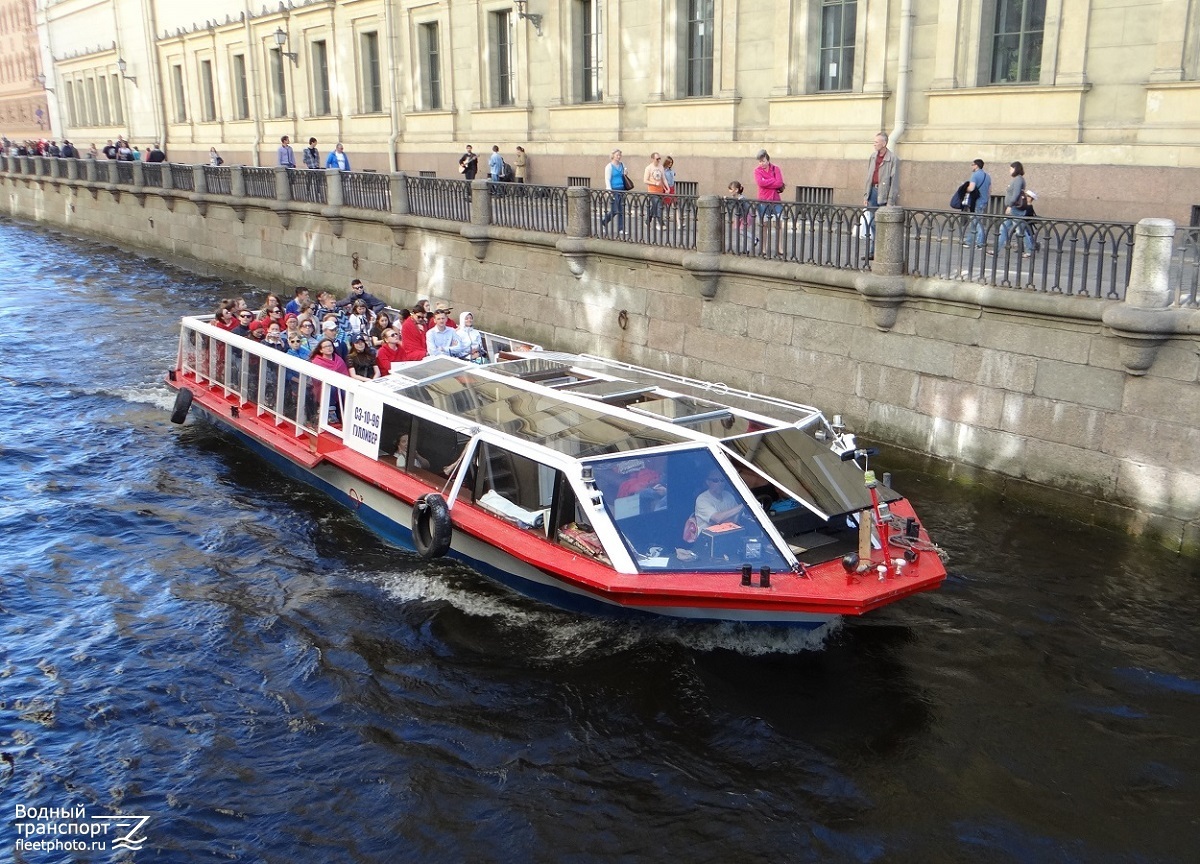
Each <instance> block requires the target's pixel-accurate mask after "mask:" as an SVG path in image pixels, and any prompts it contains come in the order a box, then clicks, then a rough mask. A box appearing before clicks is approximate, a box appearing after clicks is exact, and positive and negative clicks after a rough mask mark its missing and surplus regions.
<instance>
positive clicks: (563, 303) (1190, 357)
mask: <svg viewBox="0 0 1200 864" xmlns="http://www.w3.org/2000/svg"><path fill="white" fill-rule="evenodd" d="M81 164H82V163H81ZM479 186H482V184H479ZM474 192H475V193H476V194H477V195H478V194H479V193H482V195H483V196H484V199H483V200H486V195H487V191H486V188H483V189H480V188H476V189H475V190H474ZM0 196H2V198H0V200H2V202H3V203H2V207H3V211H2V212H4V213H6V214H8V215H10V216H12V217H16V218H20V219H26V220H34V221H36V222H38V223H41V224H43V225H47V226H53V227H55V228H60V229H64V230H67V231H70V232H72V233H78V234H82V235H88V236H93V237H99V238H104V239H107V240H110V241H112V242H113V243H116V244H118V245H121V246H123V247H127V248H131V249H136V250H140V251H143V252H145V253H147V254H149V255H153V256H161V257H166V258H170V259H175V260H178V261H182V262H184V263H190V264H191V265H192V266H194V267H198V268H200V269H205V270H211V271H216V272H225V273H232V274H236V275H238V276H240V277H242V278H244V279H246V280H248V281H251V282H256V283H259V284H261V285H262V286H263V287H264V288H268V287H269V288H274V289H279V290H285V291H286V290H287V289H288V288H289V287H290V286H292V285H297V284H304V285H308V286H310V287H312V288H328V289H332V290H335V291H337V292H339V294H340V293H342V292H344V291H345V290H346V288H347V286H348V284H349V281H350V280H351V279H352V278H355V277H358V278H361V279H363V280H365V282H366V283H367V285H368V286H369V288H370V290H371V291H372V292H375V293H377V294H378V295H379V296H381V297H385V298H387V299H389V300H390V301H392V302H393V303H395V304H411V303H412V302H414V301H415V300H416V299H417V298H419V297H432V298H445V299H448V300H450V301H451V302H452V303H453V305H454V306H455V308H456V311H462V310H466V309H469V310H472V311H474V312H475V314H476V321H477V322H478V323H479V325H480V326H481V327H483V328H484V329H487V330H491V331H494V332H500V333H512V334H521V335H523V336H525V337H527V338H529V339H532V340H534V341H538V342H541V343H542V344H544V345H545V346H546V347H548V348H558V349H564V350H571V351H586V352H592V353H597V354H602V355H605V356H608V357H614V358H617V359H620V360H627V361H630V362H633V363H638V364H643V365H647V366H651V367H655V368H658V369H663V370H666V371H670V372H673V373H677V374H683V375H689V376H693V377H697V378H702V379H708V380H713V381H720V382H724V383H726V384H728V385H730V386H734V387H740V388H746V389H751V390H755V391H760V392H764V393H767V394H774V395H778V396H782V397H786V398H789V399H793V400H797V401H802V402H810V403H812V404H815V405H818V406H820V407H821V408H823V409H824V410H826V411H827V412H829V413H830V414H833V413H841V414H842V415H843V416H844V417H845V419H846V421H847V423H848V424H849V425H850V426H851V427H852V428H853V429H855V430H856V431H858V432H859V433H860V434H863V435H865V436H867V437H869V438H871V439H874V440H879V441H882V442H887V443H891V444H895V445H897V446H900V447H904V448H907V449H910V450H912V451H914V452H917V453H922V454H929V455H931V456H933V457H936V459H938V460H940V462H941V464H943V465H945V466H947V469H948V470H949V471H950V472H951V473H952V474H955V475H962V476H966V477H972V478H975V479H977V480H979V481H980V482H986V483H988V484H990V485H992V486H995V487H997V488H998V489H1000V490H1001V491H1002V492H1004V493H1006V494H1014V495H1018V496H1035V497H1038V498H1040V499H1042V500H1043V501H1049V502H1052V503H1053V505H1054V506H1055V507H1060V506H1061V507H1064V508H1069V509H1070V510H1072V511H1073V512H1074V513H1075V514H1077V515H1078V516H1079V517H1080V518H1082V519H1084V520H1088V521H1093V522H1096V523H1099V524H1106V525H1116V526H1122V527H1125V528H1126V529H1128V530H1131V531H1133V532H1134V533H1145V534H1149V535H1151V536H1154V537H1156V538H1158V539H1159V540H1161V542H1163V543H1164V544H1165V545H1167V546H1168V547H1170V548H1173V549H1188V550H1196V549H1197V548H1200V468H1197V466H1196V464H1195V463H1194V462H1193V461H1192V459H1191V458H1189V457H1194V456H1195V454H1197V453H1200V312H1196V311H1195V310H1186V309H1179V308H1173V309H1164V308H1161V307H1162V305H1163V304H1162V303H1160V302H1159V301H1158V300H1157V299H1155V298H1156V297H1157V295H1156V294H1155V293H1154V292H1155V291H1156V290H1157V289H1156V284H1157V283H1155V278H1156V277H1155V275H1154V273H1155V272H1156V271H1154V267H1155V266H1157V265H1156V264H1155V263H1154V261H1152V260H1150V259H1152V258H1153V254H1152V253H1153V252H1154V246H1153V244H1154V243H1156V242H1160V241H1161V240H1162V238H1163V237H1166V238H1168V239H1167V243H1168V248H1169V236H1170V230H1169V228H1162V229H1161V230H1159V231H1158V234H1157V235H1153V236H1151V235H1152V234H1153V231H1152V229H1155V226H1150V227H1149V228H1147V229H1145V230H1143V228H1142V227H1139V236H1138V243H1139V244H1144V245H1140V246H1138V247H1137V252H1135V274H1134V280H1135V282H1136V283H1137V284H1134V283H1131V286H1130V289H1129V292H1128V297H1127V300H1126V302H1124V303H1118V302H1108V301H1099V300H1094V299H1089V298H1079V297H1065V296H1052V295H1044V294H1033V293H1028V292H1022V291H1013V290H1011V289H999V288H989V287H986V286H981V285H978V284H973V283H946V282H939V281H935V280H929V279H918V278H914V277H908V276H904V275H902V274H900V273H899V269H898V268H897V267H894V266H892V265H890V264H888V263H887V261H888V259H889V255H890V254H891V253H890V251H889V249H890V247H894V246H895V245H896V244H898V242H899V238H898V237H896V236H893V235H892V234H890V233H889V230H890V229H889V228H888V225H887V223H886V221H885V220H884V219H883V218H882V214H884V213H885V212H886V211H880V213H881V221H880V236H879V257H880V261H877V262H876V264H877V265H878V266H876V267H875V268H874V272H859V271H839V270H833V269H827V268H819V267H813V266H805V265H788V264H783V263H778V262H772V261H762V260H754V259H745V258H737V257H736V256H721V255H706V254H703V253H692V252H685V251H683V250H674V249H663V248H657V247H649V246H637V245H634V244H631V243H619V242H614V241H608V240H602V239H598V238H590V237H571V236H568V237H566V238H564V237H563V236H562V235H552V234H542V233H538V232H532V231H520V230H515V229H504V228H497V227H493V226H488V225H481V224H478V223H479V220H476V221H474V222H471V223H465V224H464V223H455V222H448V221H440V220H433V219H429V218H422V217H415V216H407V215H397V214H395V213H392V214H384V213H367V212H365V211H357V210H356V211H349V210H338V209H336V208H329V207H326V208H322V207H318V206H315V205H304V204H294V203H287V202H276V201H266V200H258V201H255V200H251V199H244V198H239V199H233V198H230V197H222V196H208V197H207V198H204V197H197V196H194V195H188V194H187V193H176V192H173V191H171V190H154V189H144V190H141V191H139V192H138V193H136V194H135V193H134V192H132V191H129V190H128V189H123V190H122V189H118V188H117V187H114V186H111V185H105V184H101V183H95V182H87V181H84V180H67V179H58V178H55V179H52V178H48V177H28V176H17V175H13V174H4V173H0ZM714 206H715V205H714ZM893 212H897V213H898V212H899V211H893ZM702 218H703V217H702ZM900 218H902V215H901V217H900ZM1167 224H1168V225H1169V223H1167ZM1160 227H1161V226H1160ZM1155 230H1157V229H1155ZM1147 232H1151V233H1150V234H1148V233H1147ZM568 233H569V234H570V232H568ZM702 234H703V228H702ZM700 245H701V246H703V242H702V243H701V244H700ZM1141 252H1144V253H1145V254H1143V255H1142V258H1141V259H1139V258H1138V257H1137V255H1138V253H1141ZM1143 259H1145V260H1143ZM1147 262H1149V263H1147ZM889 267H890V268H891V269H889ZM1143 271H1145V272H1143ZM576 273H578V275H576ZM706 293H711V294H713V295H714V296H712V298H711V299H708V298H707V297H706ZM198 311H208V310H198ZM1130 370H1132V372H1131V371H1130Z"/></svg>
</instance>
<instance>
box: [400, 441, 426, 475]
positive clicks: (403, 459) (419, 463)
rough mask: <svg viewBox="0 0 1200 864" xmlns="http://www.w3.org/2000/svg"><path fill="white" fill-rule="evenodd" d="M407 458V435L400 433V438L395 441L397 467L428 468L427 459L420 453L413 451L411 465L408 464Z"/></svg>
mask: <svg viewBox="0 0 1200 864" xmlns="http://www.w3.org/2000/svg"><path fill="white" fill-rule="evenodd" d="M408 458H409V453H408V435H407V434H404V435H401V436H400V440H399V441H397V442H396V466H397V467H399V468H409V467H411V468H421V469H425V470H428V468H429V460H428V459H426V458H425V457H424V456H422V455H421V454H420V453H416V452H414V453H413V454H412V465H411V466H410V465H409V464H408Z"/></svg>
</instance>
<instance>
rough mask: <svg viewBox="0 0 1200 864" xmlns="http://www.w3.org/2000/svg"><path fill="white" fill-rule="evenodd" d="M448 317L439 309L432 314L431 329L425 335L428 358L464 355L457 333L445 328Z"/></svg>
mask: <svg viewBox="0 0 1200 864" xmlns="http://www.w3.org/2000/svg"><path fill="white" fill-rule="evenodd" d="M449 317H450V316H449V315H448V314H447V313H446V312H445V310H442V309H439V310H438V311H436V312H434V313H433V327H431V328H430V329H429V330H428V331H427V332H426V333H425V352H426V354H427V355H428V356H430V357H438V356H449V357H462V356H463V354H464V353H465V349H464V348H463V344H462V342H460V341H459V339H458V333H457V332H456V331H455V330H452V329H451V328H450V327H447V326H446V322H447V320H448V319H449Z"/></svg>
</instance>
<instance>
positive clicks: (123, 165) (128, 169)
mask: <svg viewBox="0 0 1200 864" xmlns="http://www.w3.org/2000/svg"><path fill="white" fill-rule="evenodd" d="M117 182H118V183H124V184H125V185H127V186H132V185H133V163H132V162H125V161H121V162H118V163H117Z"/></svg>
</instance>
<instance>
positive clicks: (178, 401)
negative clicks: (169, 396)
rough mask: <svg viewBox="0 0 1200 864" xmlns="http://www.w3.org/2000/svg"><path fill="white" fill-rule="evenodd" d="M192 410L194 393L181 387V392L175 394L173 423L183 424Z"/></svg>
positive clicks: (172, 412)
mask: <svg viewBox="0 0 1200 864" xmlns="http://www.w3.org/2000/svg"><path fill="white" fill-rule="evenodd" d="M191 408H192V391H191V390H189V389H188V388H186V387H180V388H179V392H178V393H176V394H175V407H174V409H172V411H171V422H172V423H182V422H183V421H184V420H186V419H187V415H188V411H190V410H191Z"/></svg>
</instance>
